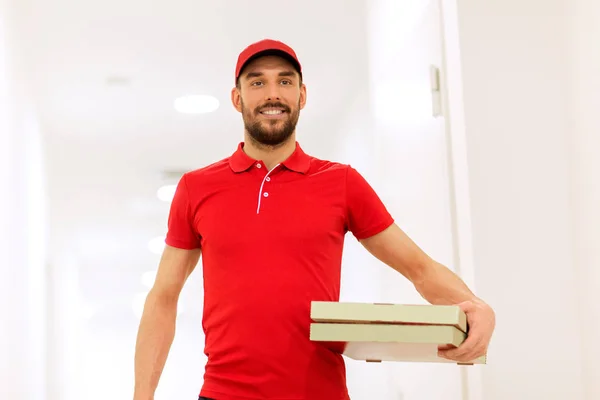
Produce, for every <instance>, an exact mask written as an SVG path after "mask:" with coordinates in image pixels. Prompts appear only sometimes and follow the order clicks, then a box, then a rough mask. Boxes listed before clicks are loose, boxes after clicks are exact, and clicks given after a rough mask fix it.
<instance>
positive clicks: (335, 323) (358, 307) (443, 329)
mask: <svg viewBox="0 0 600 400" xmlns="http://www.w3.org/2000/svg"><path fill="white" fill-rule="evenodd" d="M311 318H312V319H313V321H315V322H313V323H311V326H310V340H312V341H316V342H327V343H330V344H334V343H335V344H342V347H341V348H342V349H343V350H342V354H344V355H345V356H346V357H349V358H351V359H354V360H363V361H367V362H381V361H397V362H435V363H457V362H456V361H451V360H447V359H445V358H441V357H438V355H437V352H438V347H439V346H454V347H458V346H459V345H460V344H461V343H462V342H463V341H464V340H465V339H466V337H467V333H466V330H467V326H466V316H465V315H464V313H463V312H462V311H461V310H460V308H459V307H457V306H433V305H432V306H428V305H402V304H366V303H336V302H313V303H312V306H311ZM337 348H339V346H337ZM485 363H486V357H485V356H483V357H480V358H478V359H476V360H471V361H468V362H464V363H457V364H464V365H473V364H485Z"/></svg>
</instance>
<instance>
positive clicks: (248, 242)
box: [166, 143, 393, 400]
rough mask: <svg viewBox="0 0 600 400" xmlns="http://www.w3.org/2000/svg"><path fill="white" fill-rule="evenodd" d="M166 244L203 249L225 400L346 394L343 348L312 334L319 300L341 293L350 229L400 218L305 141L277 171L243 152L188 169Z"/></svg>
mask: <svg viewBox="0 0 600 400" xmlns="http://www.w3.org/2000/svg"><path fill="white" fill-rule="evenodd" d="M171 207H172V208H171V211H170V215H169V226H168V228H169V229H168V234H167V239H166V243H167V244H168V245H170V246H173V247H178V248H183V249H194V248H202V266H203V273H204V315H203V327H204V332H205V335H206V343H205V353H206V355H207V357H208V363H207V365H206V368H205V374H204V385H203V387H202V391H201V394H200V395H201V396H205V397H209V398H213V399H217V400H266V399H269V400H346V399H348V392H347V388H346V378H345V372H346V371H345V366H344V360H343V358H342V356H341V354H340V351H341V349H337V350H336V349H335V348H333V347H332V346H326V345H323V344H320V343H315V342H311V341H310V339H309V330H310V322H311V320H310V303H311V301H313V300H318V301H339V295H340V271H341V261H342V248H343V244H344V237H345V234H346V233H347V232H348V231H350V232H352V234H353V235H354V236H355V237H356V238H357V239H363V238H367V237H369V236H372V235H375V234H377V233H379V232H381V231H382V230H384V229H385V228H387V227H389V226H390V225H391V224H392V223H393V219H392V217H391V216H390V214H389V213H388V211H387V210H386V208H385V207H384V205H383V204H382V202H381V201H380V199H379V198H378V196H377V195H376V194H375V192H374V191H373V189H372V188H371V186H370V185H369V184H368V183H367V182H366V181H365V179H363V177H362V176H361V175H360V174H359V173H358V172H357V171H356V170H355V169H353V168H352V167H350V166H348V165H342V164H338V163H334V162H329V161H323V160H319V159H316V158H314V157H310V156H308V155H307V154H305V153H304V152H303V151H302V149H301V148H300V146H299V145H296V150H295V152H294V153H293V154H292V155H291V156H290V157H289V158H288V159H287V160H286V161H284V162H283V163H281V164H280V165H278V166H276V167H274V168H273V169H272V170H271V171H268V170H267V168H266V167H265V164H264V163H263V162H261V161H256V160H253V159H251V158H250V157H248V156H247V155H246V154H245V153H244V151H243V144H242V143H240V145H239V146H238V149H237V151H236V152H235V153H234V154H233V155H232V156H231V157H228V158H226V159H224V160H222V161H219V162H216V163H214V164H212V165H210V166H208V167H205V168H202V169H199V170H196V171H193V172H188V173H187V174H185V175H184V176H183V178H182V179H181V180H180V182H179V185H178V188H177V191H176V194H175V198H174V199H173V202H172V206H171Z"/></svg>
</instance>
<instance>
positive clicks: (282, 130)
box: [231, 56, 306, 146]
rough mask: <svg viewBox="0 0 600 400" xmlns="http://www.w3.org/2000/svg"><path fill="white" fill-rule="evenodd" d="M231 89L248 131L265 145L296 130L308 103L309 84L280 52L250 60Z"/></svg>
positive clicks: (279, 141) (273, 143)
mask: <svg viewBox="0 0 600 400" xmlns="http://www.w3.org/2000/svg"><path fill="white" fill-rule="evenodd" d="M231 93H232V96H231V99H232V102H233V105H234V107H235V108H236V109H237V110H238V111H239V112H241V113H242V117H243V119H244V126H245V129H246V132H247V133H248V135H250V137H251V138H252V139H253V140H255V141H256V142H258V143H260V144H262V145H265V146H277V145H279V144H282V143H284V142H286V141H287V140H288V139H289V138H290V137H291V136H292V135H293V134H294V132H295V131H296V124H297V123H298V118H299V116H300V110H302V109H303V108H304V105H305V104H306V87H305V86H304V85H303V84H301V83H300V75H299V74H298V72H297V71H296V70H295V69H294V67H293V66H292V64H291V63H289V62H288V61H287V60H285V59H283V58H280V57H277V56H267V57H261V58H258V59H256V60H254V61H252V62H251V63H249V64H248V65H247V66H246V67H245V68H244V71H243V73H242V75H241V76H240V81H239V85H238V87H236V88H234V89H233V90H232V92H231Z"/></svg>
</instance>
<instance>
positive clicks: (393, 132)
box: [0, 0, 600, 400]
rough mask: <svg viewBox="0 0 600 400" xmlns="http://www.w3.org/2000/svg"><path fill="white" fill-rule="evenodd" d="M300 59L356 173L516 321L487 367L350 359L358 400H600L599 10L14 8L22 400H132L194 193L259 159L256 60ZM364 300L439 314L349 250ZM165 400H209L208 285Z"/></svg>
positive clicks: (330, 147) (420, 1)
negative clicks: (185, 190)
mask: <svg viewBox="0 0 600 400" xmlns="http://www.w3.org/2000/svg"><path fill="white" fill-rule="evenodd" d="M266 37H268V38H274V39H279V40H282V41H284V42H287V43H288V44H290V45H291V46H292V47H294V49H295V50H296V52H297V53H298V56H299V57H300V60H301V62H302V63H303V67H304V71H305V72H304V77H305V83H306V84H307V88H308V103H307V107H306V109H305V111H304V112H303V113H302V115H301V118H300V123H299V126H298V140H299V142H300V143H301V145H302V146H303V148H304V149H305V150H306V151H307V152H308V153H310V154H312V155H313V156H316V157H320V158H326V159H333V160H335V161H340V162H345V163H350V164H352V165H353V166H354V167H355V168H357V169H358V170H359V171H360V172H361V173H362V174H363V175H365V177H366V178H367V179H368V180H369V182H370V183H371V184H372V185H373V186H374V187H375V189H376V190H377V192H378V193H379V194H380V196H381V197H382V198H383V200H384V201H385V203H386V204H387V205H388V207H389V209H390V211H391V212H392V213H393V215H394V217H395V218H396V219H397V221H398V223H399V225H400V226H401V227H402V228H403V229H404V230H405V231H406V232H407V233H408V234H409V235H410V236H411V237H412V238H413V239H414V240H415V241H416V242H417V243H418V244H419V245H420V246H421V247H423V248H424V250H426V251H427V252H428V253H429V254H430V255H431V256H433V257H434V258H435V259H436V260H438V261H440V262H442V263H444V264H445V265H447V266H448V267H449V268H451V269H453V270H454V271H456V272H457V273H458V274H460V275H461V276H462V277H463V279H464V280H465V281H466V282H467V283H468V284H469V285H470V286H471V288H472V289H473V290H475V292H476V293H477V294H478V295H479V296H480V297H482V298H483V299H484V300H486V301H487V302H489V303H490V304H491V305H492V306H493V307H494V309H495V310H496V313H497V324H498V326H497V330H496V333H495V336H494V338H493V341H492V346H491V348H490V352H489V355H488V360H489V364H488V365H486V366H476V367H469V368H467V367H457V366H456V365H420V364H406V365H405V364H390V363H382V364H367V363H364V362H363V363H360V362H356V361H353V360H347V363H348V364H347V365H348V378H349V387H350V392H351V395H352V399H353V400H363V399H364V400H367V399H368V400H373V399H375V400H388V399H389V400H392V399H394V400H399V399H404V400H437V399H444V400H446V399H448V400H481V399H485V400H508V399H511V400H532V399H544V400H555V399H556V400H558V399H561V400H563V399H570V400H571V399H582V400H596V399H599V398H600V368H598V367H597V366H596V360H598V359H599V358H600V344H599V342H598V338H599V337H600V301H598V299H599V297H598V292H599V291H600V268H599V267H600V244H599V243H598V242H599V241H600V212H599V205H600V158H599V157H598V155H599V154H600V122H599V121H600V118H599V117H598V115H597V114H596V112H598V110H599V109H600V77H599V74H600V51H599V50H598V43H599V42H600V2H598V1H596V0H518V1H517V0H488V1H481V0H327V1H323V0H321V1H316V0H305V1H286V0H284V1H280V2H275V3H272V2H247V1H242V0H220V1H206V0H171V1H169V2H167V1H162V2H159V1H141V0H119V1H117V0H104V1H99V0H53V1H43V0H0V163H1V164H0V296H2V297H1V302H0V304H1V307H2V309H1V310H0V399H2V400H4V399H6V400H29V399H31V400H33V399H40V400H75V399H77V400H101V399H102V400H106V399H111V400H121V399H131V398H132V393H133V356H134V343H135V336H136V333H137V327H138V323H139V318H140V314H141V309H142V306H143V302H144V299H145V296H146V294H147V292H148V290H149V288H150V286H151V285H152V283H153V280H154V274H155V271H156V267H157V265H158V260H159V257H160V252H161V250H162V246H163V239H164V234H165V232H166V220H167V214H168V210H169V204H170V200H171V196H172V193H173V186H172V185H174V184H175V183H176V182H177V180H178V179H179V177H180V176H181V174H182V173H183V172H185V171H188V170H192V169H196V168H200V167H202V166H205V165H207V164H209V163H211V162H214V161H217V160H220V159H222V158H224V157H227V156H229V155H230V154H231V153H233V151H234V150H235V147H236V145H237V144H238V143H239V142H240V141H242V140H243V124H242V120H241V116H240V115H239V114H237V112H235V110H234V109H233V107H232V106H231V103H230V97H229V96H230V90H231V88H232V87H233V84H234V82H233V76H234V67H235V62H236V59H237V55H238V54H239V52H240V51H241V50H242V49H243V48H244V47H246V46H247V45H248V44H250V43H252V42H254V41H257V40H260V39H263V38H266ZM343 268H344V269H343V278H342V300H348V301H369V302H371V301H375V302H402V303H423V300H422V299H421V298H420V297H419V296H418V294H417V293H416V291H415V290H414V288H413V287H412V286H410V285H409V284H408V283H407V282H406V281H405V280H404V279H403V278H401V277H400V276H399V275H398V274H397V273H394V272H393V271H391V270H390V269H389V268H387V267H385V266H383V265H381V264H380V263H378V262H377V261H376V260H374V259H373V258H372V257H371V256H370V255H368V254H366V251H365V250H364V249H363V248H362V247H361V246H360V245H358V244H357V242H356V240H355V239H354V238H353V237H351V236H349V237H348V238H347V242H346V249H345V256H344V267H343ZM181 303H182V304H181V312H180V314H179V316H178V328H177V334H176V337H175V342H174V344H173V347H172V350H171V353H170V356H169V359H168V361H167V366H166V368H165V371H164V373H163V378H162V379H161V383H160V385H159V389H158V392H157V396H156V398H157V400H158V399H194V398H197V394H198V392H199V389H200V387H201V385H202V375H203V372H204V363H205V361H206V358H205V356H204V354H203V345H204V337H203V334H202V327H201V313H202V271H201V268H197V269H196V271H195V273H194V274H193V275H192V277H191V278H190V281H189V283H188V284H187V285H186V287H185V288H184V292H183V296H182V300H181Z"/></svg>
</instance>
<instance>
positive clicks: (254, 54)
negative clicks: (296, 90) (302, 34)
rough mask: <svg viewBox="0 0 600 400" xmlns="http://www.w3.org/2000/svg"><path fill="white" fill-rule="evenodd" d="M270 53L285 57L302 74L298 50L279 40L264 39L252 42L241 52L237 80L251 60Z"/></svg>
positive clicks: (236, 74) (237, 66)
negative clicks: (297, 54)
mask: <svg viewBox="0 0 600 400" xmlns="http://www.w3.org/2000/svg"><path fill="white" fill-rule="evenodd" d="M268 55H277V56H280V57H283V58H285V59H286V60H288V61H289V62H290V63H292V65H293V66H294V68H296V70H297V71H298V73H299V74H300V76H302V66H301V65H300V61H298V57H297V56H296V52H295V51H294V50H293V49H292V48H291V47H290V46H288V45H287V44H285V43H283V42H280V41H278V40H272V39H264V40H261V41H259V42H256V43H252V44H251V45H250V46H248V47H246V48H245V49H244V50H243V51H242V52H241V53H240V55H239V57H238V61H237V65H236V67H235V80H236V82H237V79H238V78H239V77H240V74H241V72H242V70H243V69H244V67H245V66H246V65H247V64H248V63H249V62H250V61H252V60H255V59H257V58H258V57H262V56H268Z"/></svg>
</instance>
